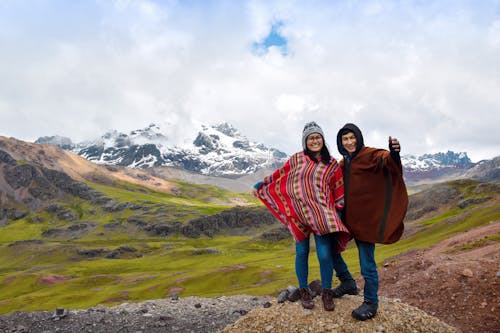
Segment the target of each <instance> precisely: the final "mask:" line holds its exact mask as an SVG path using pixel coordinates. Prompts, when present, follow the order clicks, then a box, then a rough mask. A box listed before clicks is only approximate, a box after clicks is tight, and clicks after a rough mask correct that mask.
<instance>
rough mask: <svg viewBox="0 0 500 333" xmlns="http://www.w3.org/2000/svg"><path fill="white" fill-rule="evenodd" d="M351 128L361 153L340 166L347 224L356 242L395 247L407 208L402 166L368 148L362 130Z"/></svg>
mask: <svg viewBox="0 0 500 333" xmlns="http://www.w3.org/2000/svg"><path fill="white" fill-rule="evenodd" d="M348 125H352V126H348ZM348 125H346V126H347V128H348V129H353V130H354V133H355V134H356V137H357V138H358V145H359V149H358V150H357V152H356V154H354V155H353V156H354V157H352V158H350V161H349V159H346V158H347V156H345V157H344V159H343V160H342V161H341V162H340V165H341V167H342V171H343V174H344V194H345V221H344V222H345V224H346V226H347V228H348V229H349V231H350V232H351V234H352V235H353V237H354V238H355V239H357V240H361V241H364V242H370V243H382V244H391V243H394V242H396V241H398V240H399V239H400V238H401V235H402V234H403V230H404V225H403V219H404V217H405V214H406V210H407V207H408V194H407V192H406V186H405V183H404V180H403V170H402V166H401V164H400V163H397V162H395V161H394V159H393V158H392V157H391V155H390V152H389V151H387V150H384V149H376V148H370V147H365V146H364V145H363V138H362V135H361V132H360V131H359V129H357V127H355V125H353V124H348ZM358 131H359V132H358ZM338 137H339V138H340V132H339V136H338ZM337 143H338V144H340V142H339V141H337ZM339 150H341V147H339ZM341 152H345V151H341Z"/></svg>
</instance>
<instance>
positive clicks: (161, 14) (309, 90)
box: [0, 0, 500, 162]
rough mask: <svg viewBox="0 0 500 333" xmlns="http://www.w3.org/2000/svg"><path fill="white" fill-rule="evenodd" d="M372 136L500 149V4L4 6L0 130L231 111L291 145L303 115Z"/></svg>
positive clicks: (86, 1)
mask: <svg viewBox="0 0 500 333" xmlns="http://www.w3.org/2000/svg"><path fill="white" fill-rule="evenodd" d="M311 120H315V121H317V122H318V123H319V124H320V125H321V126H322V127H323V129H324V131H325V134H326V139H327V141H328V142H329V145H330V147H331V148H332V150H333V152H334V153H335V154H337V151H336V148H335V142H334V137H335V135H336V133H337V131H338V129H339V128H340V127H341V126H342V125H343V124H345V123H347V122H353V123H355V124H358V125H359V126H360V128H361V129H362V131H363V133H364V136H365V144H367V145H369V146H382V147H385V146H386V140H387V136H388V135H392V136H395V137H397V138H399V139H400V141H401V142H402V146H403V153H405V154H415V155H420V154H424V153H435V152H440V151H443V152H445V151H447V150H453V151H456V152H460V151H465V152H467V153H468V155H469V156H470V157H471V159H472V160H473V161H474V162H477V161H478V160H480V159H483V158H492V157H495V156H497V155H500V126H499V124H500V2H499V1H498V0H491V1H488V0H481V1H475V0H470V1H460V0H449V1H446V0H443V1H439V0H436V1H430V0H429V1H426V0H419V1H417V0H415V1H411V0H408V1H401V0H399V1H390V0H387V1H370V0H359V1H356V0H352V1H347V0H346V1H340V0H338V1H333V0H327V1H292V0H288V1H269V0H262V1H234V0H227V1H224V0H220V1H218V0H211V1H208V0H206V1H204V0H198V1H194V0H186V1H168V0H164V1H160V0H157V1H153V0H115V1H112V0H74V1H66V0H0V135H3V136H12V137H16V138H18V139H22V140H28V141H33V140H35V139H37V138H38V137H40V136H46V135H62V136H67V137H70V138H71V139H72V140H73V141H75V142H78V141H82V140H85V139H90V138H95V137H99V136H100V135H102V134H104V133H105V132H106V131H108V130H110V129H116V130H119V131H123V132H128V131H131V130H134V129H139V128H144V127H146V126H148V125H149V124H150V123H153V122H154V123H159V124H163V123H165V124H170V125H171V127H170V128H172V132H171V133H166V134H167V135H169V136H171V137H172V136H173V137H182V136H183V135H185V133H190V128H192V125H191V124H192V123H194V122H203V123H206V124H208V125H211V124H216V123H219V122H222V121H227V122H229V123H231V124H233V125H234V126H235V127H236V128H237V129H238V130H239V131H240V132H241V133H242V134H244V135H245V136H247V137H248V138H249V139H251V140H254V141H259V142H262V143H264V144H266V145H268V146H272V147H275V148H278V149H281V150H283V151H284V152H286V153H293V152H295V151H298V150H300V145H301V144H300V137H301V131H302V127H303V125H304V124H305V123H306V122H308V121H311Z"/></svg>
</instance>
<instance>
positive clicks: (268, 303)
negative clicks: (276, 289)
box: [262, 302, 271, 309]
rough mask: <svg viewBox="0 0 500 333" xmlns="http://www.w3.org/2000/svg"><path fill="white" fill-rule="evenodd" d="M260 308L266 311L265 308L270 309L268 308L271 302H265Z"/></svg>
mask: <svg viewBox="0 0 500 333" xmlns="http://www.w3.org/2000/svg"><path fill="white" fill-rule="evenodd" d="M262 306H263V307H264V308H266V309H267V308H270V307H271V302H265V303H264V304H262Z"/></svg>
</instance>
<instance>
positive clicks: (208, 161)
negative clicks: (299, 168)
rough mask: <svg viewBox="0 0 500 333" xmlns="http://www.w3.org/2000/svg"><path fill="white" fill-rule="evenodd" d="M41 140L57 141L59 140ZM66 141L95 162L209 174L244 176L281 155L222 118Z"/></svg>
mask: <svg viewBox="0 0 500 333" xmlns="http://www.w3.org/2000/svg"><path fill="white" fill-rule="evenodd" d="M190 135H192V136H191V138H189V136H190ZM181 136H182V137H181ZM39 140H41V139H39ZM68 140H69V139H68ZM45 141H47V143H52V144H56V145H59V143H60V140H59V141H58V140H48V139H46V140H45ZM69 142H70V144H68V145H65V146H61V147H62V148H64V149H67V150H72V151H73V152H75V153H77V154H78V155H81V156H83V157H85V158H87V159H88V160H91V161H93V162H96V163H103V164H114V165H121V166H127V167H133V168H149V167H156V166H175V167H180V168H182V169H185V170H188V171H193V172H197V173H201V174H205V175H213V176H235V175H244V174H248V173H254V172H255V171H257V170H258V169H260V168H276V167H278V166H281V165H282V164H283V163H284V162H285V159H286V158H287V155H286V154H285V153H283V152H281V151H279V150H277V149H274V148H268V147H266V146H265V145H263V144H262V143H257V142H252V141H250V140H248V139H247V138H246V137H244V136H243V135H241V134H240V132H239V131H238V130H237V129H236V128H235V127H234V126H233V125H231V124H229V123H227V122H222V123H219V124H216V125H213V126H207V125H204V124H197V125H193V126H186V128H184V129H182V128H180V127H179V126H174V125H172V124H166V125H165V126H160V125H158V124H156V123H151V124H149V125H148V126H146V127H145V128H142V129H137V130H133V131H131V132H130V133H128V134H126V133H122V132H119V131H117V130H112V131H109V132H106V133H105V134H104V135H102V136H101V137H100V138H99V139H97V140H93V141H85V142H80V143H78V144H72V143H71V141H70V140H69Z"/></svg>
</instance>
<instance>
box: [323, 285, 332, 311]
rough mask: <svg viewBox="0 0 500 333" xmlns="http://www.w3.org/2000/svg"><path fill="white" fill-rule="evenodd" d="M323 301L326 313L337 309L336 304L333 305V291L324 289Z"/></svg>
mask: <svg viewBox="0 0 500 333" xmlns="http://www.w3.org/2000/svg"><path fill="white" fill-rule="evenodd" d="M321 299H322V300H323V308H324V309H325V311H333V310H334V309H335V303H333V290H331V289H323V292H322V294H321Z"/></svg>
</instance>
